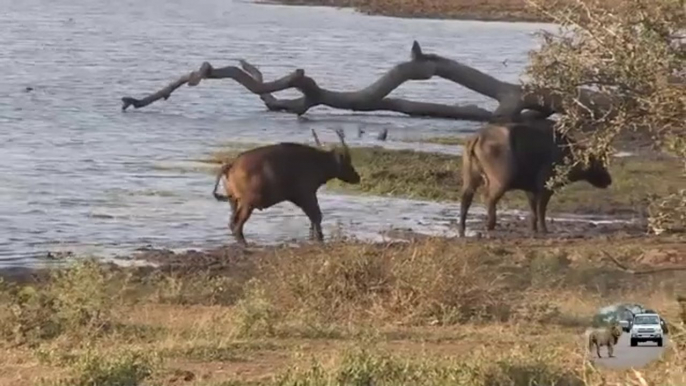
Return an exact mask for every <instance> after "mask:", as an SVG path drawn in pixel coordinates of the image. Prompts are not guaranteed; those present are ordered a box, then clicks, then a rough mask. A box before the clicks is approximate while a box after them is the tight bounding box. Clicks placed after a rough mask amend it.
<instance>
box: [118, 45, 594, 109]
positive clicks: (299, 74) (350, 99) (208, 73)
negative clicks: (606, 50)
mask: <svg viewBox="0 0 686 386" xmlns="http://www.w3.org/2000/svg"><path fill="white" fill-rule="evenodd" d="M240 63H241V68H239V67H235V66H228V67H222V68H213V67H212V65H211V64H210V63H208V62H205V63H203V64H202V66H201V67H200V69H198V70H197V71H193V72H191V73H189V74H186V75H184V76H182V77H181V78H179V79H177V80H176V81H174V82H172V83H170V84H169V85H167V86H166V87H164V88H163V89H161V90H159V91H157V92H155V93H153V94H150V95H148V96H146V97H144V98H142V99H136V98H132V97H124V98H122V102H123V105H122V110H126V109H127V108H128V107H130V106H133V107H135V108H141V107H144V106H147V105H149V104H151V103H153V102H155V101H158V100H160V99H164V100H166V99H168V98H169V97H170V96H171V94H172V93H173V92H174V91H175V90H176V89H178V88H179V87H181V86H182V85H184V84H188V85H189V86H196V85H198V84H199V83H200V81H201V80H202V79H224V78H228V79H233V80H235V81H236V82H237V83H239V84H241V85H242V86H243V87H245V88H246V89H248V90H249V91H250V92H252V93H254V94H257V95H259V96H260V98H261V99H262V101H263V102H264V103H265V105H266V106H267V108H268V109H269V110H271V111H285V112H290V113H295V114H298V115H302V114H305V113H306V112H307V111H308V110H309V109H310V108H312V107H315V106H319V105H325V106H329V107H332V108H337V109H346V110H352V111H393V112H399V113H404V114H407V115H410V116H425V117H438V118H452V119H461V120H470V121H493V120H510V121H515V120H519V119H521V118H522V111H524V110H531V111H528V112H526V114H524V116H523V117H524V118H525V119H545V118H547V117H548V116H550V115H552V114H554V113H556V112H562V109H561V107H560V101H559V100H558V99H557V98H556V97H555V96H554V95H553V93H544V95H540V94H539V95H531V94H525V93H524V92H523V90H522V88H521V87H520V86H519V85H516V84H512V83H508V82H503V81H500V80H498V79H496V78H494V77H493V76H491V75H488V74H485V73H483V72H481V71H479V70H477V69H474V68H472V67H469V66H467V65H465V64H462V63H459V62H457V61H455V60H452V59H448V58H445V57H443V56H439V55H436V54H428V53H424V52H423V51H422V49H421V47H420V45H419V43H418V42H417V41H415V42H414V43H413V45H412V50H411V60H409V61H407V62H403V63H400V64H397V65H396V66H394V67H393V68H391V69H390V70H389V71H387V72H386V73H385V74H384V75H383V76H381V77H380V78H379V79H378V80H377V81H376V82H374V83H372V84H370V85H369V86H367V87H365V88H363V89H360V90H357V91H332V90H327V89H324V88H322V87H320V86H319V85H318V84H317V82H316V81H315V80H314V79H312V78H310V77H308V76H306V75H305V71H304V70H302V69H297V70H295V71H294V72H292V73H291V74H288V75H286V76H284V77H282V78H280V79H277V80H275V81H272V82H266V83H265V82H264V81H263V77H262V74H261V72H260V71H259V70H258V69H257V68H256V67H255V66H253V65H251V64H250V63H248V62H246V61H244V60H241V61H240ZM434 76H438V77H440V78H443V79H446V80H450V81H452V82H455V83H457V84H460V85H462V86H464V87H466V88H468V89H470V90H472V91H475V92H478V93H480V94H482V95H485V96H488V97H490V98H493V99H495V100H497V101H498V102H499V106H498V108H497V109H496V110H495V112H493V113H491V112H489V111H487V110H485V109H482V108H480V107H477V106H475V105H468V106H457V105H445V104H437V103H426V102H415V101H409V100H405V99H398V98H389V97H388V95H389V94H390V93H391V92H393V90H395V89H396V88H398V87H399V86H401V85H402V84H403V83H405V82H407V81H410V80H427V79H431V78H432V77H434ZM290 88H296V89H298V90H299V91H300V92H301V93H302V94H303V96H302V97H300V98H295V99H278V98H276V97H274V96H273V95H271V94H272V93H275V92H278V91H282V90H286V89H290ZM580 100H581V101H582V103H584V104H586V103H589V105H593V104H597V103H598V102H600V103H601V104H605V102H606V101H605V100H602V98H599V97H598V95H597V94H595V93H593V92H590V91H587V90H581V91H580Z"/></svg>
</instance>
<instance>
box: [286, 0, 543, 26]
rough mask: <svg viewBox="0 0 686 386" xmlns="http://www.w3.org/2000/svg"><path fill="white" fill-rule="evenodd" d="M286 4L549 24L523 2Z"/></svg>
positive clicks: (304, 0) (327, 0)
mask: <svg viewBox="0 0 686 386" xmlns="http://www.w3.org/2000/svg"><path fill="white" fill-rule="evenodd" d="M275 2H277V3H281V4H287V5H323V6H332V7H346V8H347V7H350V8H355V9H357V10H358V11H360V12H364V13H367V14H372V15H384V16H395V17H405V18H430V19H462V20H484V21H548V19H547V18H545V17H544V16H543V15H540V14H538V13H537V12H536V11H535V10H534V9H531V8H530V7H529V6H528V4H527V2H526V1H525V0H495V1H483V0H414V1H408V0H277V1H275Z"/></svg>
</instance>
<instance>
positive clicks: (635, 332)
mask: <svg viewBox="0 0 686 386" xmlns="http://www.w3.org/2000/svg"><path fill="white" fill-rule="evenodd" d="M660 321H661V318H660V315H658V314H655V313H640V314H636V315H634V320H633V322H632V323H631V347H636V345H638V343H640V342H649V341H653V342H656V343H657V345H658V347H662V338H663V336H664V332H663V331H662V323H660Z"/></svg>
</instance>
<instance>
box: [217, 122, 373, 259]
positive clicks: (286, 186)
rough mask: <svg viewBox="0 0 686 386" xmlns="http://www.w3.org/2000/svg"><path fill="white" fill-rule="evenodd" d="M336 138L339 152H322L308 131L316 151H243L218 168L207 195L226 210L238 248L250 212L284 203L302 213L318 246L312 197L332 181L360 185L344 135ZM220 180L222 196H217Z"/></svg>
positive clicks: (277, 147) (280, 146)
mask: <svg viewBox="0 0 686 386" xmlns="http://www.w3.org/2000/svg"><path fill="white" fill-rule="evenodd" d="M336 134H337V135H338V138H339V139H340V142H341V147H340V148H339V147H334V148H332V149H329V150H326V149H324V148H323V146H322V144H321V143H320V142H319V139H318V137H317V134H316V133H315V131H314V129H313V130H312V135H313V136H314V139H315V142H316V143H317V146H318V147H319V148H316V147H312V146H308V145H304V144H300V143H291V142H282V143H277V144H274V145H268V146H262V147H258V148H255V149H251V150H248V151H245V152H243V153H241V154H239V155H238V156H237V157H236V158H235V159H234V160H233V161H231V162H229V163H226V164H224V165H222V167H221V168H220V170H219V173H218V174H217V179H216V182H215V185H214V190H213V192H212V193H213V195H214V197H215V198H216V199H217V200H218V201H228V202H229V204H230V205H231V212H232V214H231V222H230V223H229V229H231V232H232V233H233V235H234V237H235V238H236V241H237V242H238V243H240V244H241V245H246V242H245V237H244V236H243V226H244V225H245V222H246V221H248V219H249V218H250V215H251V214H252V212H253V210H254V209H259V210H264V209H267V208H269V207H271V206H273V205H276V204H278V203H281V202H283V201H290V202H292V203H293V204H295V205H296V206H298V207H299V208H300V209H302V210H303V212H305V214H306V215H307V217H308V218H309V219H310V238H312V239H314V238H316V239H317V240H318V241H320V242H321V241H323V239H324V235H323V233H322V226H321V222H322V212H321V210H320V208H319V201H318V200H317V191H318V190H319V188H320V187H321V186H322V185H324V184H326V183H327V182H328V181H329V180H332V179H334V178H338V179H339V180H341V181H343V182H347V183H350V184H358V183H359V182H360V175H359V174H358V173H357V171H356V170H355V168H354V167H353V165H352V160H351V156H350V149H348V146H347V145H346V144H345V140H344V135H343V131H342V130H340V129H339V130H336ZM222 177H223V178H224V189H225V190H226V196H224V195H221V194H219V193H218V192H217V188H218V187H219V182H220V181H221V180H222Z"/></svg>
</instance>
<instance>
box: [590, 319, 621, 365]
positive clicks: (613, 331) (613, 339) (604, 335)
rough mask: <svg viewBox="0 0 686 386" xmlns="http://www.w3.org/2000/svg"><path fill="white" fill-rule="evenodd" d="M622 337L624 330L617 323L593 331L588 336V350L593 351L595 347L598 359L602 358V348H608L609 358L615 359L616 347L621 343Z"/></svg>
mask: <svg viewBox="0 0 686 386" xmlns="http://www.w3.org/2000/svg"><path fill="white" fill-rule="evenodd" d="M621 335H622V328H621V327H620V326H619V324H617V323H613V324H612V325H611V326H609V327H605V328H597V329H593V330H591V331H590V333H589V334H588V350H589V351H593V346H595V348H596V353H597V354H598V358H602V357H601V356H600V347H601V346H607V354H608V358H613V357H614V356H613V355H612V352H613V351H614V346H615V345H616V344H617V342H618V341H619V337H620V336H621Z"/></svg>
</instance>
